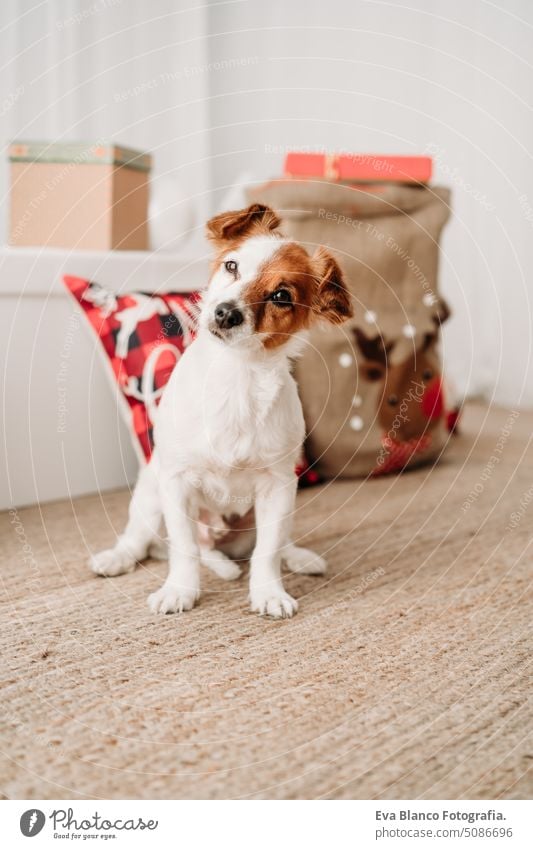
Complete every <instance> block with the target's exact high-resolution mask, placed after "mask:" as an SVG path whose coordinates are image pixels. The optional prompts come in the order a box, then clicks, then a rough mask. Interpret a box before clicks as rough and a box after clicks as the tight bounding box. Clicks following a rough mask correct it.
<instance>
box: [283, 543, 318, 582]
mask: <svg viewBox="0 0 533 849" xmlns="http://www.w3.org/2000/svg"><path fill="white" fill-rule="evenodd" d="M282 558H283V561H284V563H285V566H286V567H287V569H289V570H290V571H291V572H298V573H299V574H300V575H323V574H324V572H325V571H326V569H327V568H328V564H327V563H326V561H325V560H324V558H323V557H321V556H320V554H315V552H314V551H310V550H309V549H308V548H300V547H299V546H297V545H291V546H290V547H289V548H288V549H287V551H285V552H284V553H283V555H282Z"/></svg>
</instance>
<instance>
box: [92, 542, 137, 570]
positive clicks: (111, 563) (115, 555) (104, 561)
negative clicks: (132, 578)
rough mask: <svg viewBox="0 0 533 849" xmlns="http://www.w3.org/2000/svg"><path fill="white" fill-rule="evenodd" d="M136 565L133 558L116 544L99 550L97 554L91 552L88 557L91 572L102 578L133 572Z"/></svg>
mask: <svg viewBox="0 0 533 849" xmlns="http://www.w3.org/2000/svg"><path fill="white" fill-rule="evenodd" d="M136 565H137V561H136V560H135V558H134V557H132V556H131V554H128V552H127V551H124V549H121V548H118V546H117V547H115V548H108V549H106V550H105V551H99V552H98V554H92V555H91V557H90V558H89V566H90V567H91V569H92V570H93V572H96V574H97V575H102V576H103V577H104V578H114V577H116V575H124V574H125V573H126V572H133V570H134V569H135V567H136Z"/></svg>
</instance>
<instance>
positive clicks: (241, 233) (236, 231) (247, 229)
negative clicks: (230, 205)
mask: <svg viewBox="0 0 533 849" xmlns="http://www.w3.org/2000/svg"><path fill="white" fill-rule="evenodd" d="M280 224H281V221H280V219H279V218H278V216H277V215H276V213H275V212H274V210H273V209H270V207H269V206H263V204H261V203H253V204H252V205H251V206H249V207H248V209H238V210H234V211H232V212H221V213H220V215H215V217H214V218H211V220H210V221H208V222H207V238H208V239H210V240H211V241H212V242H214V243H215V245H217V247H221V248H222V247H225V246H227V245H229V244H230V243H235V242H240V241H242V239H245V238H248V237H249V236H259V235H261V234H263V235H265V234H268V233H271V232H272V231H274V230H277V228H278V227H279V225H280Z"/></svg>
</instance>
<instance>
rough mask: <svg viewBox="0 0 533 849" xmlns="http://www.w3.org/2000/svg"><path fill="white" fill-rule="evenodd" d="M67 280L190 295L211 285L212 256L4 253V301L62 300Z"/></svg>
mask: <svg viewBox="0 0 533 849" xmlns="http://www.w3.org/2000/svg"><path fill="white" fill-rule="evenodd" d="M64 274H71V275H74V276H79V277H87V278H89V279H91V280H95V281H96V282H98V283H101V284H102V285H103V286H107V287H108V288H109V289H111V290H112V291H114V292H120V291H123V292H127V291H132V290H142V291H145V292H155V291H161V292H165V291H174V292H187V291H191V290H194V289H199V288H202V287H203V286H205V285H206V283H207V279H208V274H209V255H208V253H207V252H206V253H205V255H201V254H196V255H190V254H189V255H188V254H187V253H186V252H184V253H183V254H182V253H176V254H174V253H163V252H152V251H76V250H69V249H60V248H39V247H36V248H13V247H9V246H5V247H2V248H0V297H20V296H23V297H42V298H49V297H63V296H65V294H66V290H65V289H64V287H63V285H62V283H61V278H62V276H63V275H64Z"/></svg>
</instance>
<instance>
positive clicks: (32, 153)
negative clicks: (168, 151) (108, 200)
mask: <svg viewBox="0 0 533 849" xmlns="http://www.w3.org/2000/svg"><path fill="white" fill-rule="evenodd" d="M9 161H10V162H69V163H73V164H78V165H87V164H89V165H123V166H124V167H126V168H135V169H136V170H137V171H150V169H151V167H152V157H151V156H150V154H149V153H142V152H141V151H138V150H131V149H130V148H127V147H121V146H120V145H116V144H109V143H107V142H59V143H55V144H54V143H52V142H34V141H13V142H11V144H10V145H9Z"/></svg>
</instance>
